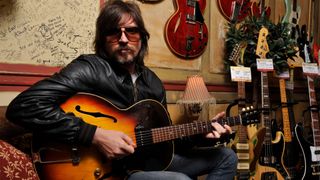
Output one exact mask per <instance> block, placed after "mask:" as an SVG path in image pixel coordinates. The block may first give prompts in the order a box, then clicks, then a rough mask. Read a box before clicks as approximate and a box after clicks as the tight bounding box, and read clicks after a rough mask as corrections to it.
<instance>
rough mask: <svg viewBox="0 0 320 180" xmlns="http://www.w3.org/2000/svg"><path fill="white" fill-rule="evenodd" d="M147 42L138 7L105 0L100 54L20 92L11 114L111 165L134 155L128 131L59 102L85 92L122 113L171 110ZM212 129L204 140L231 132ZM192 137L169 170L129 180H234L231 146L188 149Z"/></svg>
mask: <svg viewBox="0 0 320 180" xmlns="http://www.w3.org/2000/svg"><path fill="white" fill-rule="evenodd" d="M148 39H149V33H148V31H147V30H146V28H145V25H144V21H143V19H142V16H141V12H140V9H139V7H138V5H137V4H135V3H134V2H123V1H119V0H109V1H107V3H106V4H105V6H104V8H102V9H101V12H100V15H99V17H98V19H97V22H96V35H95V40H94V47H95V54H88V55H81V56H79V57H78V58H76V59H75V60H73V61H72V62H71V63H70V64H68V65H67V66H66V67H64V68H63V69H62V70H61V71H60V72H59V73H56V74H54V75H53V76H52V77H50V78H47V79H44V80H42V81H40V82H38V83H36V84H34V85H33V86H32V87H30V88H29V89H27V90H26V91H24V92H22V93H21V94H19V95H18V96H17V97H16V98H15V99H14V100H13V101H12V102H11V103H10V105H9V107H8V109H7V112H6V116H7V118H8V119H9V120H10V121H12V122H14V123H17V124H19V125H21V126H23V127H25V128H28V129H30V130H32V131H33V133H34V136H38V137H41V138H44V139H48V140H49V139H50V140H51V139H53V140H55V141H59V142H64V143H66V144H70V145H72V146H74V147H77V146H80V145H81V146H91V145H92V146H94V147H96V148H97V149H99V151H100V152H101V154H103V155H104V156H105V157H106V158H107V159H110V160H117V159H123V158H125V157H128V156H129V157H130V155H132V154H134V153H135V151H136V148H137V144H136V143H135V141H134V140H133V139H132V138H131V137H130V136H129V135H128V134H126V133H125V132H122V131H117V130H114V129H108V128H101V127H98V126H97V125H94V124H91V123H88V122H86V121H84V120H83V119H82V118H80V117H77V116H75V115H74V114H72V113H66V112H65V111H64V110H63V109H62V108H61V104H62V103H64V102H65V101H67V100H68V99H70V98H71V97H73V96H74V95H76V94H77V93H79V92H85V93H90V94H95V95H98V96H100V97H102V98H104V99H106V100H108V101H110V102H111V103H112V104H113V105H115V106H116V107H117V108H120V109H125V108H128V107H130V106H132V105H134V104H135V103H137V102H139V101H141V100H144V99H152V100H155V101H157V102H159V103H161V104H162V105H163V107H165V108H166V106H167V104H166V93H165V89H164V86H163V84H162V82H161V80H160V79H159V78H158V77H157V76H156V74H155V73H154V72H152V71H151V70H150V69H149V68H147V67H146V66H145V65H144V56H145V54H146V53H147V50H148ZM222 116H224V112H221V113H219V114H217V115H216V117H215V119H218V118H221V117H222ZM212 127H213V129H214V130H213V131H211V132H209V133H208V134H205V135H202V138H203V139H208V138H209V139H218V138H220V137H221V136H222V135H224V134H230V133H231V128H230V127H229V126H227V125H224V126H222V125H220V124H219V123H216V122H215V123H212ZM202 138H201V139H202ZM197 139H199V138H197ZM191 140H192V139H179V140H178V141H179V142H178V143H176V145H177V146H178V145H179V146H180V148H177V150H176V151H175V152H174V156H173V158H172V161H171V162H170V163H169V164H168V165H167V167H165V169H163V170H158V169H157V170H148V171H143V169H142V171H125V172H124V173H126V176H127V178H128V179H129V180H135V179H137V180H143V179H146V180H152V179H163V180H168V179H170V180H174V179H177V180H178V179H179V180H182V179H191V178H195V177H197V176H200V175H203V174H208V175H207V179H214V180H218V179H223V180H226V179H233V177H234V175H235V173H236V165H237V157H236V155H235V153H234V152H233V151H232V150H231V149H228V148H213V147H208V148H194V146H183V144H185V143H188V144H190V142H191ZM196 143H199V141H198V140H197V142H196ZM181 147H188V149H186V148H181ZM80 163H81V160H80ZM69 173H70V172H69ZM75 173H81V172H75Z"/></svg>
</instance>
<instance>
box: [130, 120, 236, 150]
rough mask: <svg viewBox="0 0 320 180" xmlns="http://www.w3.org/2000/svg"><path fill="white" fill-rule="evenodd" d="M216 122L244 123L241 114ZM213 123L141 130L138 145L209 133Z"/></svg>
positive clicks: (200, 122) (137, 135) (138, 133)
mask: <svg viewBox="0 0 320 180" xmlns="http://www.w3.org/2000/svg"><path fill="white" fill-rule="evenodd" d="M216 122H218V123H219V124H221V125H225V124H226V125H230V126H234V125H240V124H242V119H241V116H240V115H239V116H235V117H227V118H225V119H218V120H216ZM211 123H212V121H195V122H193V123H187V124H180V125H173V126H166V127H160V128H154V129H151V130H141V131H138V132H136V140H137V146H145V145H150V144H154V143H160V142H164V141H169V140H174V139H177V138H182V137H187V136H191V135H196V134H204V133H209V132H211V131H212V130H213V129H212V126H211Z"/></svg>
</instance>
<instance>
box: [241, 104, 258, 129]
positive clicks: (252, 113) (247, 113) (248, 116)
mask: <svg viewBox="0 0 320 180" xmlns="http://www.w3.org/2000/svg"><path fill="white" fill-rule="evenodd" d="M240 117H241V120H242V125H244V126H246V125H249V124H256V123H259V122H260V118H259V117H260V111H258V110H257V109H254V108H253V107H252V106H251V107H247V108H243V109H242V111H241V114H240Z"/></svg>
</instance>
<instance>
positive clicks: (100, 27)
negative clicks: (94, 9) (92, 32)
mask: <svg viewBox="0 0 320 180" xmlns="http://www.w3.org/2000/svg"><path fill="white" fill-rule="evenodd" d="M125 13H127V14H129V15H130V16H131V17H132V18H133V20H134V21H135V22H136V24H137V26H138V28H139V29H140V36H141V49H140V52H139V54H138V57H137V60H136V62H137V64H138V65H141V66H143V65H144V61H143V59H144V56H145V55H146V53H147V52H148V40H149V38H150V34H149V32H148V31H147V29H146V28H145V25H144V22H143V19H142V16H141V11H140V8H139V6H138V5H137V4H136V3H134V2H133V1H127V2H123V1H121V0H108V1H107V2H106V3H105V5H104V7H103V8H102V9H101V11H100V14H99V17H98V19H97V22H96V36H95V40H94V42H93V44H94V49H95V52H96V54H98V55H99V56H101V57H103V58H108V55H107V54H106V50H105V43H106V42H105V36H106V33H107V32H108V31H109V30H110V29H112V28H115V27H114V26H115V25H118V24H119V22H120V20H121V17H122V16H123V14H125Z"/></svg>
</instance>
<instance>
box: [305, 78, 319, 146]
mask: <svg viewBox="0 0 320 180" xmlns="http://www.w3.org/2000/svg"><path fill="white" fill-rule="evenodd" d="M307 80H308V90H309V103H310V107H311V109H310V114H311V124H312V132H313V142H314V146H320V131H319V130H320V129H319V113H318V109H317V108H316V107H317V100H316V94H315V88H314V79H313V78H312V77H310V76H307Z"/></svg>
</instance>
